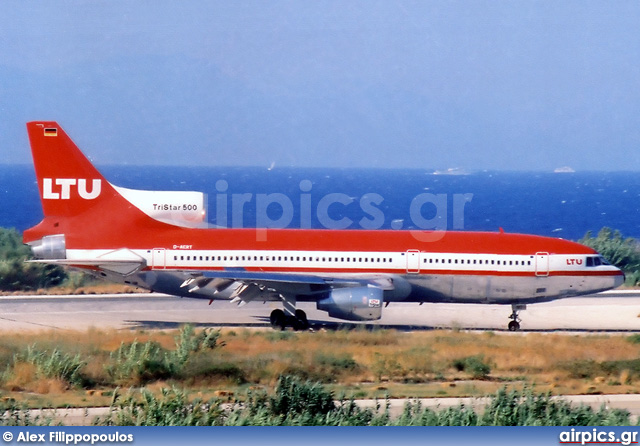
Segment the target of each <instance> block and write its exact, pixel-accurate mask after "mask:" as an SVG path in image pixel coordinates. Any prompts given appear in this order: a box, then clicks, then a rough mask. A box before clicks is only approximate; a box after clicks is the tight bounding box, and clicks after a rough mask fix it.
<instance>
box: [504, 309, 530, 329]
mask: <svg viewBox="0 0 640 446" xmlns="http://www.w3.org/2000/svg"><path fill="white" fill-rule="evenodd" d="M526 309H527V306H526V305H525V304H511V311H512V313H511V314H510V315H509V319H511V322H509V325H508V326H507V327H508V328H509V331H518V330H520V322H522V320H521V319H520V318H519V317H518V311H523V310H526Z"/></svg>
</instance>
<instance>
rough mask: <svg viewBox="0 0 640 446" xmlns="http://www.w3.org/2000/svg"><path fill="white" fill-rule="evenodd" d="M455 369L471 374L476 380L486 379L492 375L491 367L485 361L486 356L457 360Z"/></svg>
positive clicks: (454, 363) (454, 365) (454, 362)
mask: <svg viewBox="0 0 640 446" xmlns="http://www.w3.org/2000/svg"><path fill="white" fill-rule="evenodd" d="M453 367H454V368H455V369H456V370H457V371H459V372H467V373H469V374H470V375H471V377H472V378H474V379H486V378H488V377H489V373H491V366H490V365H489V364H488V363H487V362H486V361H485V359H484V355H475V356H467V357H466V358H458V359H455V360H454V361H453Z"/></svg>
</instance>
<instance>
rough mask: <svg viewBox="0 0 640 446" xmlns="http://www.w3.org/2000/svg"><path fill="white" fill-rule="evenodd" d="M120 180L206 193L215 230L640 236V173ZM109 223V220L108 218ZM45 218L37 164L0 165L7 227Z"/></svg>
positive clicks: (312, 171)
mask: <svg viewBox="0 0 640 446" xmlns="http://www.w3.org/2000/svg"><path fill="white" fill-rule="evenodd" d="M100 170H101V172H102V173H103V175H104V176H105V177H106V178H107V180H108V181H109V182H111V183H112V184H115V185H118V186H122V187H126V188H131V189H143V190H167V191H183V190H184V191H200V192H204V193H206V194H207V196H206V199H205V201H206V202H207V203H208V207H207V215H206V221H207V223H208V224H209V225H210V226H212V227H288V228H309V227H311V228H329V229H332V228H345V229H353V230H361V229H390V230H398V229H418V230H420V229H441V230H442V229H447V230H454V229H455V230H467V231H496V232H497V231H499V230H500V228H502V229H503V230H504V231H505V232H511V233H530V234H538V235H544V236H552V237H559V238H565V239H570V240H578V239H580V238H582V237H584V236H585V234H586V233H587V232H588V231H591V232H592V233H593V234H594V235H595V234H597V232H598V231H599V230H600V229H601V228H602V227H605V226H606V227H610V228H612V229H617V230H619V231H620V232H621V233H622V234H623V235H624V236H625V237H634V238H640V220H639V217H640V174H639V173H634V172H563V173H553V172H549V173H545V172H503V171H481V172H471V173H468V172H460V171H457V170H453V171H445V172H444V173H443V172H435V173H434V171H433V170H423V169H404V170H399V169H346V168H345V169H329V168H286V167H278V166H272V167H271V168H262V167H202V166H197V167H168V166H167V167H158V166H153V167H151V166H101V167H100ZM105 217H106V218H108V216H105ZM41 219H42V209H41V206H40V200H39V196H38V189H37V184H36V180H35V174H34V171H33V167H32V166H30V165H0V226H2V227H8V228H15V229H17V230H19V231H23V230H24V229H26V228H28V227H30V226H33V225H35V224H37V223H38V222H39V221H40V220H41Z"/></svg>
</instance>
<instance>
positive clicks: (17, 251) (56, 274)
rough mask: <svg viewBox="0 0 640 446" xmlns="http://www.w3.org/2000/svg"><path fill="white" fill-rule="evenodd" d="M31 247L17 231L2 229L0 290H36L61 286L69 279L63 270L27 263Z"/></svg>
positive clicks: (0, 240) (0, 237) (0, 239)
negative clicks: (24, 243)
mask: <svg viewBox="0 0 640 446" xmlns="http://www.w3.org/2000/svg"><path fill="white" fill-rule="evenodd" d="M30 258H31V252H30V250H29V247H27V246H25V245H23V244H22V237H21V235H20V233H19V232H18V231H16V230H15V229H5V228H0V290H3V291H16V290H36V289H38V288H48V287H52V286H57V285H60V284H62V283H63V282H64V280H65V279H66V278H67V275H66V273H65V272H64V270H63V269H62V268H59V267H57V266H53V265H40V264H35V263H25V260H27V259H30Z"/></svg>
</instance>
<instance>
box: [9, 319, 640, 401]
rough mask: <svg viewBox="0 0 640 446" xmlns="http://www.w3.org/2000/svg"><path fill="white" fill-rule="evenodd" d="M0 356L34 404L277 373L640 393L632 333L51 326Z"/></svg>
mask: <svg viewBox="0 0 640 446" xmlns="http://www.w3.org/2000/svg"><path fill="white" fill-rule="evenodd" d="M27 358H31V360H27ZM0 360H1V361H2V363H3V364H6V368H5V369H4V370H0V372H1V375H0V398H2V397H4V398H14V399H16V400H18V401H25V402H27V403H28V404H29V405H30V406H32V407H40V406H50V407H60V406H66V405H74V406H91V405H101V404H108V400H109V396H108V395H110V394H111V393H112V392H113V391H114V389H115V388H116V387H117V386H119V385H124V386H135V387H137V386H145V387H146V388H147V389H151V391H155V392H160V389H161V388H163V387H167V386H177V387H179V388H181V389H184V390H185V392H187V393H188V394H190V395H196V396H198V397H199V398H203V399H205V400H206V399H207V398H211V397H214V396H215V395H216V394H217V393H216V391H220V390H225V391H228V392H233V394H234V395H243V394H244V393H245V392H246V391H247V390H248V389H250V388H254V389H255V388H261V389H272V388H273V387H274V386H275V384H276V383H277V381H278V378H279V377H280V376H281V375H288V376H292V377H298V378H299V379H302V380H310V381H314V382H320V383H324V384H325V385H326V386H327V388H329V389H330V390H332V391H333V392H335V394H336V395H339V394H344V395H346V397H356V398H374V397H378V398H380V397H382V398H383V397H385V396H387V395H389V396H390V397H393V398H395V397H444V396H448V397H457V396H483V395H487V394H493V393H495V392H497V391H498V390H499V389H500V388H502V387H505V386H506V388H507V389H512V390H518V391H521V390H523V389H524V388H525V387H534V388H535V389H536V390H537V391H540V392H551V393H554V394H565V393H566V394H581V393H638V392H640V343H638V341H637V337H636V336H635V335H634V336H628V337H625V336H620V335H597V334H594V335H589V336H572V335H566V334H542V333H529V334H526V335H522V334H515V335H514V334H509V333H504V334H496V333H490V332H487V333H468V332H458V331H445V330H442V331H440V330H437V331H428V332H410V333H403V332H398V331H393V330H374V331H367V330H351V331H347V330H338V331H326V332H317V333H310V332H291V331H288V332H275V331H271V330H249V329H240V330H239V329H234V330H222V331H218V330H208V331H204V330H194V329H193V328H189V327H186V328H184V329H182V330H180V331H178V330H174V331H166V332H164V331H158V332H145V331H139V332H129V331H101V330H89V331H87V332H83V333H70V332H57V331H51V332H43V333H40V334H19V335H17V334H16V335H11V334H4V335H0ZM38 361H39V362H38ZM39 364H40V365H39ZM45 369H46V370H48V371H45Z"/></svg>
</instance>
